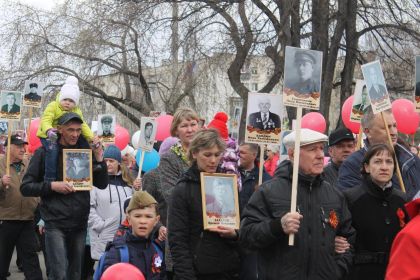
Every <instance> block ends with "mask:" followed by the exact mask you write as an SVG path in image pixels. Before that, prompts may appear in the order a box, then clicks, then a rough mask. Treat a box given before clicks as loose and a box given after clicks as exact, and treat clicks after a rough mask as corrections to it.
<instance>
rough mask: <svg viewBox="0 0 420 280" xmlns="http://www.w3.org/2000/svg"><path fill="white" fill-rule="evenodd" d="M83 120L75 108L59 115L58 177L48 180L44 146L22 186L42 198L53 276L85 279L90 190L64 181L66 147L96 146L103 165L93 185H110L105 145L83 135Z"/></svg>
mask: <svg viewBox="0 0 420 280" xmlns="http://www.w3.org/2000/svg"><path fill="white" fill-rule="evenodd" d="M82 123H83V120H82V119H81V117H80V116H79V115H78V114H76V113H73V112H68V113H65V114H63V115H62V116H61V117H60V118H59V119H58V127H57V131H58V140H57V145H58V159H57V166H58V168H57V170H58V171H59V172H57V180H56V181H53V182H50V181H46V180H44V176H45V163H44V161H45V153H46V148H45V147H40V148H38V149H37V150H36V151H35V153H34V155H33V156H32V158H31V161H30V162H29V166H28V169H27V171H26V174H25V176H24V177H23V180H22V184H21V186H20V192H21V193H22V195H24V196H40V197H41V198H42V199H41V201H42V203H41V206H40V211H41V218H42V220H43V221H44V222H45V248H46V253H47V254H46V255H47V262H48V264H49V265H50V268H51V269H50V272H49V273H50V274H49V275H48V277H49V279H57V280H58V279H60V280H65V279H81V268H82V261H83V255H84V250H85V242H86V232H87V222H88V217H89V210H90V194H89V192H88V191H76V189H75V188H74V187H73V185H72V184H70V183H69V182H65V181H63V149H73V150H74V149H76V150H78V149H92V154H93V156H92V159H93V163H92V164H93V165H100V167H101V168H97V169H95V170H94V171H93V174H92V175H93V178H92V179H93V186H95V187H97V188H99V189H105V188H106V187H107V185H108V172H107V167H106V164H105V161H104V160H103V149H102V145H100V142H99V139H98V137H95V138H94V139H93V143H92V148H91V146H90V145H89V143H88V142H87V141H86V140H85V139H84V137H83V136H81V133H82ZM47 167H48V166H47Z"/></svg>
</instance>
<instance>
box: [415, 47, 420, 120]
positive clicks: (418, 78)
mask: <svg viewBox="0 0 420 280" xmlns="http://www.w3.org/2000/svg"><path fill="white" fill-rule="evenodd" d="M415 67H416V70H415V76H414V77H415V79H414V81H415V82H414V104H415V105H416V111H417V112H420V55H418V56H416V58H415Z"/></svg>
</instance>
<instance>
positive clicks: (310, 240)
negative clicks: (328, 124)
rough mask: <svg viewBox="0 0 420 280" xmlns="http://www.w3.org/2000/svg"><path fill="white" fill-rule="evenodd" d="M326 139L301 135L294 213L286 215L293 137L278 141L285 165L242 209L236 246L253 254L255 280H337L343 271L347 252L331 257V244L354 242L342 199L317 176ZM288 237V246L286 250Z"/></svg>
mask: <svg viewBox="0 0 420 280" xmlns="http://www.w3.org/2000/svg"><path fill="white" fill-rule="evenodd" d="M327 139H328V138H327V136H326V135H324V134H321V133H319V132H316V131H312V130H309V129H302V132H301V142H300V145H301V150H300V154H299V180H298V191H297V195H298V196H297V211H298V213H296V212H295V213H291V212H290V198H291V185H292V174H293V163H292V161H293V160H294V156H295V154H294V142H295V132H292V133H291V134H289V135H288V136H286V137H285V139H284V142H285V145H286V147H287V148H288V155H289V158H290V159H291V161H289V160H286V161H283V162H282V163H280V165H279V167H278V168H277V170H276V173H275V174H274V178H273V179H272V180H270V181H268V182H266V183H264V184H263V185H261V187H260V189H259V190H258V191H256V192H255V193H254V194H253V196H252V197H251V199H250V200H249V202H248V205H247V206H246V207H245V211H244V213H243V216H242V221H241V230H240V240H241V243H242V245H243V246H244V247H246V248H249V249H254V250H258V257H259V258H258V276H259V278H260V279H264V280H271V279H310V280H321V279H341V278H342V277H343V276H344V275H346V274H347V272H348V270H349V265H350V263H351V262H352V254H351V250H349V249H347V250H345V251H344V252H343V253H340V254H336V253H335V248H334V242H335V241H334V240H335V238H336V237H337V236H343V237H345V238H347V240H348V241H349V242H350V243H352V242H354V234H355V233H354V229H353V228H352V227H351V216H350V212H349V210H348V208H347V204H346V200H345V199H344V196H343V195H342V194H341V193H340V192H339V191H338V190H337V189H335V188H334V187H333V186H331V185H330V184H328V183H326V182H324V181H323V179H322V177H321V176H320V175H321V173H322V170H323V160H324V152H323V149H324V142H326V141H327ZM296 156H297V155H296ZM291 233H293V234H295V244H294V246H289V245H288V239H289V238H288V237H289V234H291Z"/></svg>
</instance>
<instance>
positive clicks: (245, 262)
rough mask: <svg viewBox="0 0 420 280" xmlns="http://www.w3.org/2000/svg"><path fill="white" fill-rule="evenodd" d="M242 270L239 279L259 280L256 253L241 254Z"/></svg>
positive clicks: (243, 252)
mask: <svg viewBox="0 0 420 280" xmlns="http://www.w3.org/2000/svg"><path fill="white" fill-rule="evenodd" d="M240 258H241V269H240V272H239V279H241V280H257V279H258V277H257V274H258V273H257V259H258V255H257V253H256V252H248V251H242V252H241V254H240Z"/></svg>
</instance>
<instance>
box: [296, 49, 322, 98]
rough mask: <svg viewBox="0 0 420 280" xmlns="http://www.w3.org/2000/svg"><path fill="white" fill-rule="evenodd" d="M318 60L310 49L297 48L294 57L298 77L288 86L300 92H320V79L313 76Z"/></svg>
mask: <svg viewBox="0 0 420 280" xmlns="http://www.w3.org/2000/svg"><path fill="white" fill-rule="evenodd" d="M316 62H317V61H316V58H315V56H314V55H313V54H311V53H310V52H309V51H307V50H297V51H296V52H295V58H294V66H295V69H296V72H297V79H296V80H295V81H293V82H292V83H291V85H290V86H288V87H289V88H291V89H293V90H295V91H297V92H298V93H300V94H312V93H315V92H319V91H320V87H319V81H317V80H315V79H314V78H313V74H314V67H315V65H316Z"/></svg>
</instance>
